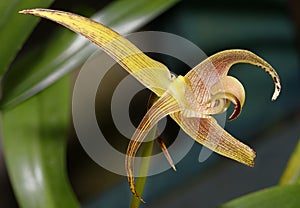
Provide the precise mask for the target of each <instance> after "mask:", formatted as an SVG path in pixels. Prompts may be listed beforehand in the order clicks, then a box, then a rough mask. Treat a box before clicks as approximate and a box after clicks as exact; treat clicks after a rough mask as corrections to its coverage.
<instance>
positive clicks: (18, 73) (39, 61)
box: [0, 0, 179, 108]
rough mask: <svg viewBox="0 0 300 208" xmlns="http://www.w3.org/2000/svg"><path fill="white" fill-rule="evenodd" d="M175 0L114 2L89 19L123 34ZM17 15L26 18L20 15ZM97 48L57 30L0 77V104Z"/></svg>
mask: <svg viewBox="0 0 300 208" xmlns="http://www.w3.org/2000/svg"><path fill="white" fill-rule="evenodd" d="M178 1H179V0H153V1H148V0H140V1H131V0H122V1H116V2H113V3H112V4H110V5H109V6H107V7H106V8H104V9H103V10H101V11H100V12H99V13H97V14H95V15H94V16H93V17H92V18H93V19H94V20H96V21H98V22H102V23H103V24H104V25H107V26H109V27H111V28H113V29H115V30H116V31H117V32H119V33H121V34H125V33H129V32H132V31H134V30H136V29H138V28H140V27H141V26H143V25H145V24H147V23H148V22H150V21H151V20H152V19H154V18H155V17H157V16H158V15H159V14H161V13H163V12H164V11H165V10H167V9H168V8H169V7H171V6H172V5H174V4H175V3H177V2H178ZM19 16H20V18H22V17H23V18H28V17H26V16H25V17H24V15H20V14H19ZM30 18H33V17H30ZM96 50H97V47H95V45H94V44H92V43H90V42H89V41H88V40H86V39H85V38H82V37H80V36H75V35H73V34H72V33H70V32H69V31H68V30H63V31H60V33H59V34H57V35H56V36H54V37H53V39H52V40H51V41H50V42H48V43H45V45H44V46H40V48H36V49H32V52H31V53H29V54H26V55H25V56H24V57H23V58H22V59H20V60H17V61H16V63H15V64H14V65H12V66H11V68H10V70H9V71H8V73H7V74H6V75H5V77H4V79H3V80H2V99H1V101H0V107H1V108H6V107H11V106H14V105H16V104H18V103H19V102H21V101H23V100H25V99H27V98H28V97H31V96H32V95H34V94H36V93H38V92H40V91H41V90H43V89H44V88H45V87H47V86H49V85H51V84H52V83H53V82H55V81H56V80H57V79H59V78H60V77H61V76H63V75H64V74H65V73H67V72H69V71H70V70H72V69H74V68H76V67H78V66H79V65H80V64H82V63H83V62H84V61H85V60H86V59H87V57H88V56H90V55H91V54H92V53H93V52H95V51H96ZM41 54H43V55H41Z"/></svg>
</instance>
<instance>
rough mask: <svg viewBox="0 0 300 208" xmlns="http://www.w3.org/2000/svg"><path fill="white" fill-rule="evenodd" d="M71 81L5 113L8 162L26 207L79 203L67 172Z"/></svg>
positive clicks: (15, 187) (73, 206)
mask: <svg viewBox="0 0 300 208" xmlns="http://www.w3.org/2000/svg"><path fill="white" fill-rule="evenodd" d="M69 119H70V80H69V78H68V77H66V78H63V79H61V80H60V81H59V82H57V83H56V84H55V85H53V86H51V87H50V88H48V89H47V90H45V91H43V92H42V93H40V94H38V95H36V96H35V97H33V98H31V99H29V100H27V101H26V102H24V103H22V104H20V105H18V106H17V107H16V108H14V109H12V110H8V111H5V112H3V115H2V124H3V127H2V140H3V150H4V155H5V161H6V165H7V168H8V172H9V176H10V179H11V182H12V185H13V189H14V192H15V194H16V197H17V200H18V202H19V205H20V207H23V208H35V207H43V208H56V207H72V208H76V207H79V204H78V202H77V201H76V199H75V196H74V195H73V192H72V189H71V186H70V184H69V181H68V179H67V175H66V162H65V160H66V136H67V130H68V124H69Z"/></svg>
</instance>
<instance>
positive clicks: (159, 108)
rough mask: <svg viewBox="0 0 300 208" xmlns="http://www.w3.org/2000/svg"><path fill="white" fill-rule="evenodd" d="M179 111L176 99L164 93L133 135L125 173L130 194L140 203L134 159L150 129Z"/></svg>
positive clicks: (128, 150)
mask: <svg viewBox="0 0 300 208" xmlns="http://www.w3.org/2000/svg"><path fill="white" fill-rule="evenodd" d="M179 110H180V106H179V105H178V103H177V102H176V99H175V98H174V97H173V96H171V95H170V94H169V93H168V92H166V93H165V94H164V95H163V96H162V97H161V98H159V99H158V100H157V101H156V102H155V103H154V105H153V106H152V107H151V108H150V109H149V110H148V111H147V113H146V115H145V116H144V118H143V119H142V121H141V123H140V124H139V126H138V128H137V129H136V131H135V133H134V134H133V136H132V138H131V140H130V142H129V145H128V149H127V153H126V161H125V166H126V171H127V176H128V182H129V186H130V190H131V192H132V193H133V194H134V195H135V196H136V197H138V198H139V199H140V200H141V201H143V199H142V198H141V196H139V195H138V193H137V192H136V190H135V186H134V157H135V155H136V153H137V151H138V149H139V147H140V145H141V143H142V142H143V140H144V139H145V137H146V136H147V134H148V132H149V131H150V130H151V129H152V127H153V126H154V125H155V124H156V123H157V122H158V121H159V120H160V119H162V118H163V117H165V116H166V115H169V114H170V113H173V112H177V111H179Z"/></svg>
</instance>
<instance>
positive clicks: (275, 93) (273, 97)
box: [272, 84, 281, 101]
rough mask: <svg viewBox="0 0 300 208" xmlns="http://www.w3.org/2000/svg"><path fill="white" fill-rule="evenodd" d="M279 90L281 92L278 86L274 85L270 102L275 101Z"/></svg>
mask: <svg viewBox="0 0 300 208" xmlns="http://www.w3.org/2000/svg"><path fill="white" fill-rule="evenodd" d="M280 90H281V86H280V84H278V85H276V89H275V91H274V93H273V96H272V101H275V100H276V99H277V98H278V96H279V94H280Z"/></svg>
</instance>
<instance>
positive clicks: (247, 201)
mask: <svg viewBox="0 0 300 208" xmlns="http://www.w3.org/2000/svg"><path fill="white" fill-rule="evenodd" d="M254 207H263V208H298V207H300V185H286V186H276V187H273V188H268V189H265V190H261V191H258V192H254V193H251V194H249V195H246V196H243V197H240V198H238V199H234V200H233V201H230V202H228V203H226V204H224V205H223V206H221V208H254Z"/></svg>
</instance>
